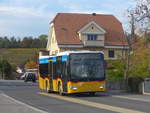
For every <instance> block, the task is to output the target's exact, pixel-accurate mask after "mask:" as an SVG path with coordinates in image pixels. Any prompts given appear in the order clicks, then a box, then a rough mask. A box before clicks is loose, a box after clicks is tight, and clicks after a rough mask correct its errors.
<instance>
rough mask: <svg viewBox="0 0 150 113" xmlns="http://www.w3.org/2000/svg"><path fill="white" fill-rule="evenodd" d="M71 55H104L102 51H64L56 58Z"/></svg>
mask: <svg viewBox="0 0 150 113" xmlns="http://www.w3.org/2000/svg"><path fill="white" fill-rule="evenodd" d="M71 53H102V54H104V53H103V52H102V51H87V50H84V51H64V52H60V53H58V54H57V55H56V56H63V55H69V54H71Z"/></svg>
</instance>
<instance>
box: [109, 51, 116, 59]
mask: <svg viewBox="0 0 150 113" xmlns="http://www.w3.org/2000/svg"><path fill="white" fill-rule="evenodd" d="M108 56H109V58H114V57H115V51H114V50H109V51H108Z"/></svg>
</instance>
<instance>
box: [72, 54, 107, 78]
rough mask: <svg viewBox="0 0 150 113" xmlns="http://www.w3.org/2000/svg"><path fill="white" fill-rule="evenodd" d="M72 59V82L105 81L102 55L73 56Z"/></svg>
mask: <svg viewBox="0 0 150 113" xmlns="http://www.w3.org/2000/svg"><path fill="white" fill-rule="evenodd" d="M70 59H71V60H70V74H71V79H72V80H101V79H104V77H105V76H104V75H105V74H104V65H103V63H104V59H103V56H102V54H100V53H88V54H87V53H80V54H71V56H70Z"/></svg>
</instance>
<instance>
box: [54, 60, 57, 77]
mask: <svg viewBox="0 0 150 113" xmlns="http://www.w3.org/2000/svg"><path fill="white" fill-rule="evenodd" d="M53 78H54V79H56V78H57V63H56V62H53Z"/></svg>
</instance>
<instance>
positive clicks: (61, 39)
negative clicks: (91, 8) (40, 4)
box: [47, 13, 128, 59]
mask: <svg viewBox="0 0 150 113" xmlns="http://www.w3.org/2000/svg"><path fill="white" fill-rule="evenodd" d="M127 49H128V43H127V39H126V37H125V34H124V31H123V27H122V24H121V23H120V21H119V20H118V19H117V18H115V17H114V16H113V15H104V14H96V13H93V14H77V13H58V14H57V15H56V16H55V18H54V19H53V20H52V21H51V23H50V27H49V34H48V43H47V50H48V51H49V54H50V55H55V54H57V53H59V52H62V51H66V50H92V51H103V52H104V56H105V59H117V58H120V57H122V56H123V57H124V56H125V53H126V50H127Z"/></svg>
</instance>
